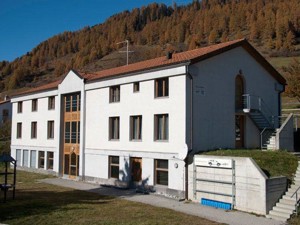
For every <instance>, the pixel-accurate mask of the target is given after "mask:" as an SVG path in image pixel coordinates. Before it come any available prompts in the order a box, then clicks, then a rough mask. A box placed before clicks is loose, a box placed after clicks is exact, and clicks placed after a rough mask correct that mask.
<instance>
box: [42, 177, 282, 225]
mask: <svg viewBox="0 0 300 225" xmlns="http://www.w3.org/2000/svg"><path fill="white" fill-rule="evenodd" d="M41 182H45V183H48V184H54V185H58V186H63V187H69V188H73V189H77V190H84V191H89V192H94V193H98V194H101V195H109V196H117V197H120V198H123V199H126V200H129V201H135V202H141V203H145V204H149V205H153V206H158V207H164V208H169V209H173V210H175V211H178V212H183V213H186V214H190V215H194V216H199V217H202V218H206V219H209V220H212V221H216V222H219V223H226V224H232V225H282V224H285V223H282V222H279V221H276V220H272V219H267V218H265V217H260V216H255V215H252V214H248V213H244V212H239V211H226V210H223V209H216V208H212V207H208V206H203V205H200V204H196V203H185V202H180V201H178V200H175V199H170V198H166V197H164V196H160V195H156V194H149V195H144V194H138V193H136V192H135V190H123V189H118V188H113V187H103V186H99V184H91V183H85V182H80V181H71V180H66V179H61V178H48V179H43V180H41Z"/></svg>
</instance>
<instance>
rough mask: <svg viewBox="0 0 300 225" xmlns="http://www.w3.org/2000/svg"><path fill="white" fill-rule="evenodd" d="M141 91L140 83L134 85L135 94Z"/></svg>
mask: <svg viewBox="0 0 300 225" xmlns="http://www.w3.org/2000/svg"><path fill="white" fill-rule="evenodd" d="M139 91H140V83H139V82H135V83H133V92H139Z"/></svg>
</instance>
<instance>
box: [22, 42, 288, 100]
mask: <svg viewBox="0 0 300 225" xmlns="http://www.w3.org/2000/svg"><path fill="white" fill-rule="evenodd" d="M236 47H243V48H244V49H245V50H246V51H247V52H248V53H249V54H250V55H251V56H252V57H253V58H254V59H255V60H256V61H257V62H258V63H259V64H261V65H262V66H263V67H264V68H265V69H266V70H267V71H268V72H269V73H270V74H271V75H272V76H273V77H274V78H275V79H276V80H277V81H278V82H279V83H281V84H283V85H285V84H286V81H285V79H284V78H283V77H282V76H281V75H280V74H279V73H278V71H277V70H276V69H275V68H274V67H273V66H272V65H271V64H270V63H269V62H268V61H267V60H266V59H265V58H264V57H263V56H262V55H261V54H260V53H259V52H258V51H257V50H256V49H255V48H254V47H253V46H252V45H251V44H250V43H249V42H248V41H247V40H246V39H238V40H234V41H228V42H225V43H220V44H216V45H211V46H207V47H203V48H198V49H194V50H190V51H186V52H181V53H174V54H173V55H172V58H170V59H167V58H166V57H165V56H163V57H159V58H155V59H150V60H146V61H142V62H137V63H133V64H129V65H126V66H120V67H115V68H111V69H106V70H102V71H98V72H95V73H83V72H76V71H73V72H74V73H75V74H77V75H78V76H79V77H80V78H82V79H85V81H86V82H93V81H97V80H100V79H104V78H108V77H113V76H120V75H127V74H132V73H138V72H142V71H147V70H152V69H158V68H163V67H168V66H173V65H179V64H186V65H192V64H194V63H197V62H200V61H203V60H205V59H208V58H210V57H213V56H216V55H219V54H221V53H224V52H226V51H229V50H231V49H234V48H236ZM63 79H64V78H63ZM63 79H60V80H58V81H55V82H53V83H49V84H46V85H43V86H40V87H37V88H33V89H30V90H28V91H25V92H22V93H19V94H17V95H23V94H27V93H32V92H39V91H44V90H50V89H56V88H57V87H58V85H59V84H60V83H61V82H62V80H63Z"/></svg>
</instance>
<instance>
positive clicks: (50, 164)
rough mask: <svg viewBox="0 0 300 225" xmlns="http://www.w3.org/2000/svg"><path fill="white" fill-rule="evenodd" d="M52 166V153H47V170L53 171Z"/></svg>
mask: <svg viewBox="0 0 300 225" xmlns="http://www.w3.org/2000/svg"><path fill="white" fill-rule="evenodd" d="M50 156H52V157H50ZM53 166H54V152H47V170H53Z"/></svg>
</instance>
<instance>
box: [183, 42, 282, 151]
mask: <svg viewBox="0 0 300 225" xmlns="http://www.w3.org/2000/svg"><path fill="white" fill-rule="evenodd" d="M189 72H190V74H191V75H192V76H193V93H194V94H193V109H194V110H193V127H194V135H193V140H194V141H193V142H194V143H193V149H194V150H198V151H199V150H203V151H205V150H208V149H218V148H235V78H236V76H237V75H238V74H242V76H243V79H244V86H245V93H246V94H250V95H255V96H260V97H262V98H263V100H264V102H265V103H266V104H267V106H268V107H269V109H270V111H271V112H272V113H273V115H274V116H278V109H279V105H278V96H279V95H278V91H276V90H275V86H276V84H277V85H279V84H278V82H277V81H276V80H275V79H274V78H273V77H272V76H271V75H270V74H269V72H267V71H266V70H265V69H264V68H263V67H262V66H261V65H260V64H259V63H258V62H256V61H255V59H254V58H253V57H252V56H251V55H250V54H249V53H247V52H246V51H245V50H244V49H243V48H242V47H239V48H235V49H232V50H230V51H227V52H224V53H223V54H220V55H217V56H214V57H212V58H209V59H207V60H205V61H202V62H199V63H197V64H195V65H192V66H190V67H189ZM259 145H260V144H259V130H258V129H257V128H256V127H255V125H254V124H253V122H252V121H251V120H250V119H249V118H247V119H246V124H245V147H246V148H256V147H258V146H259Z"/></svg>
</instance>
